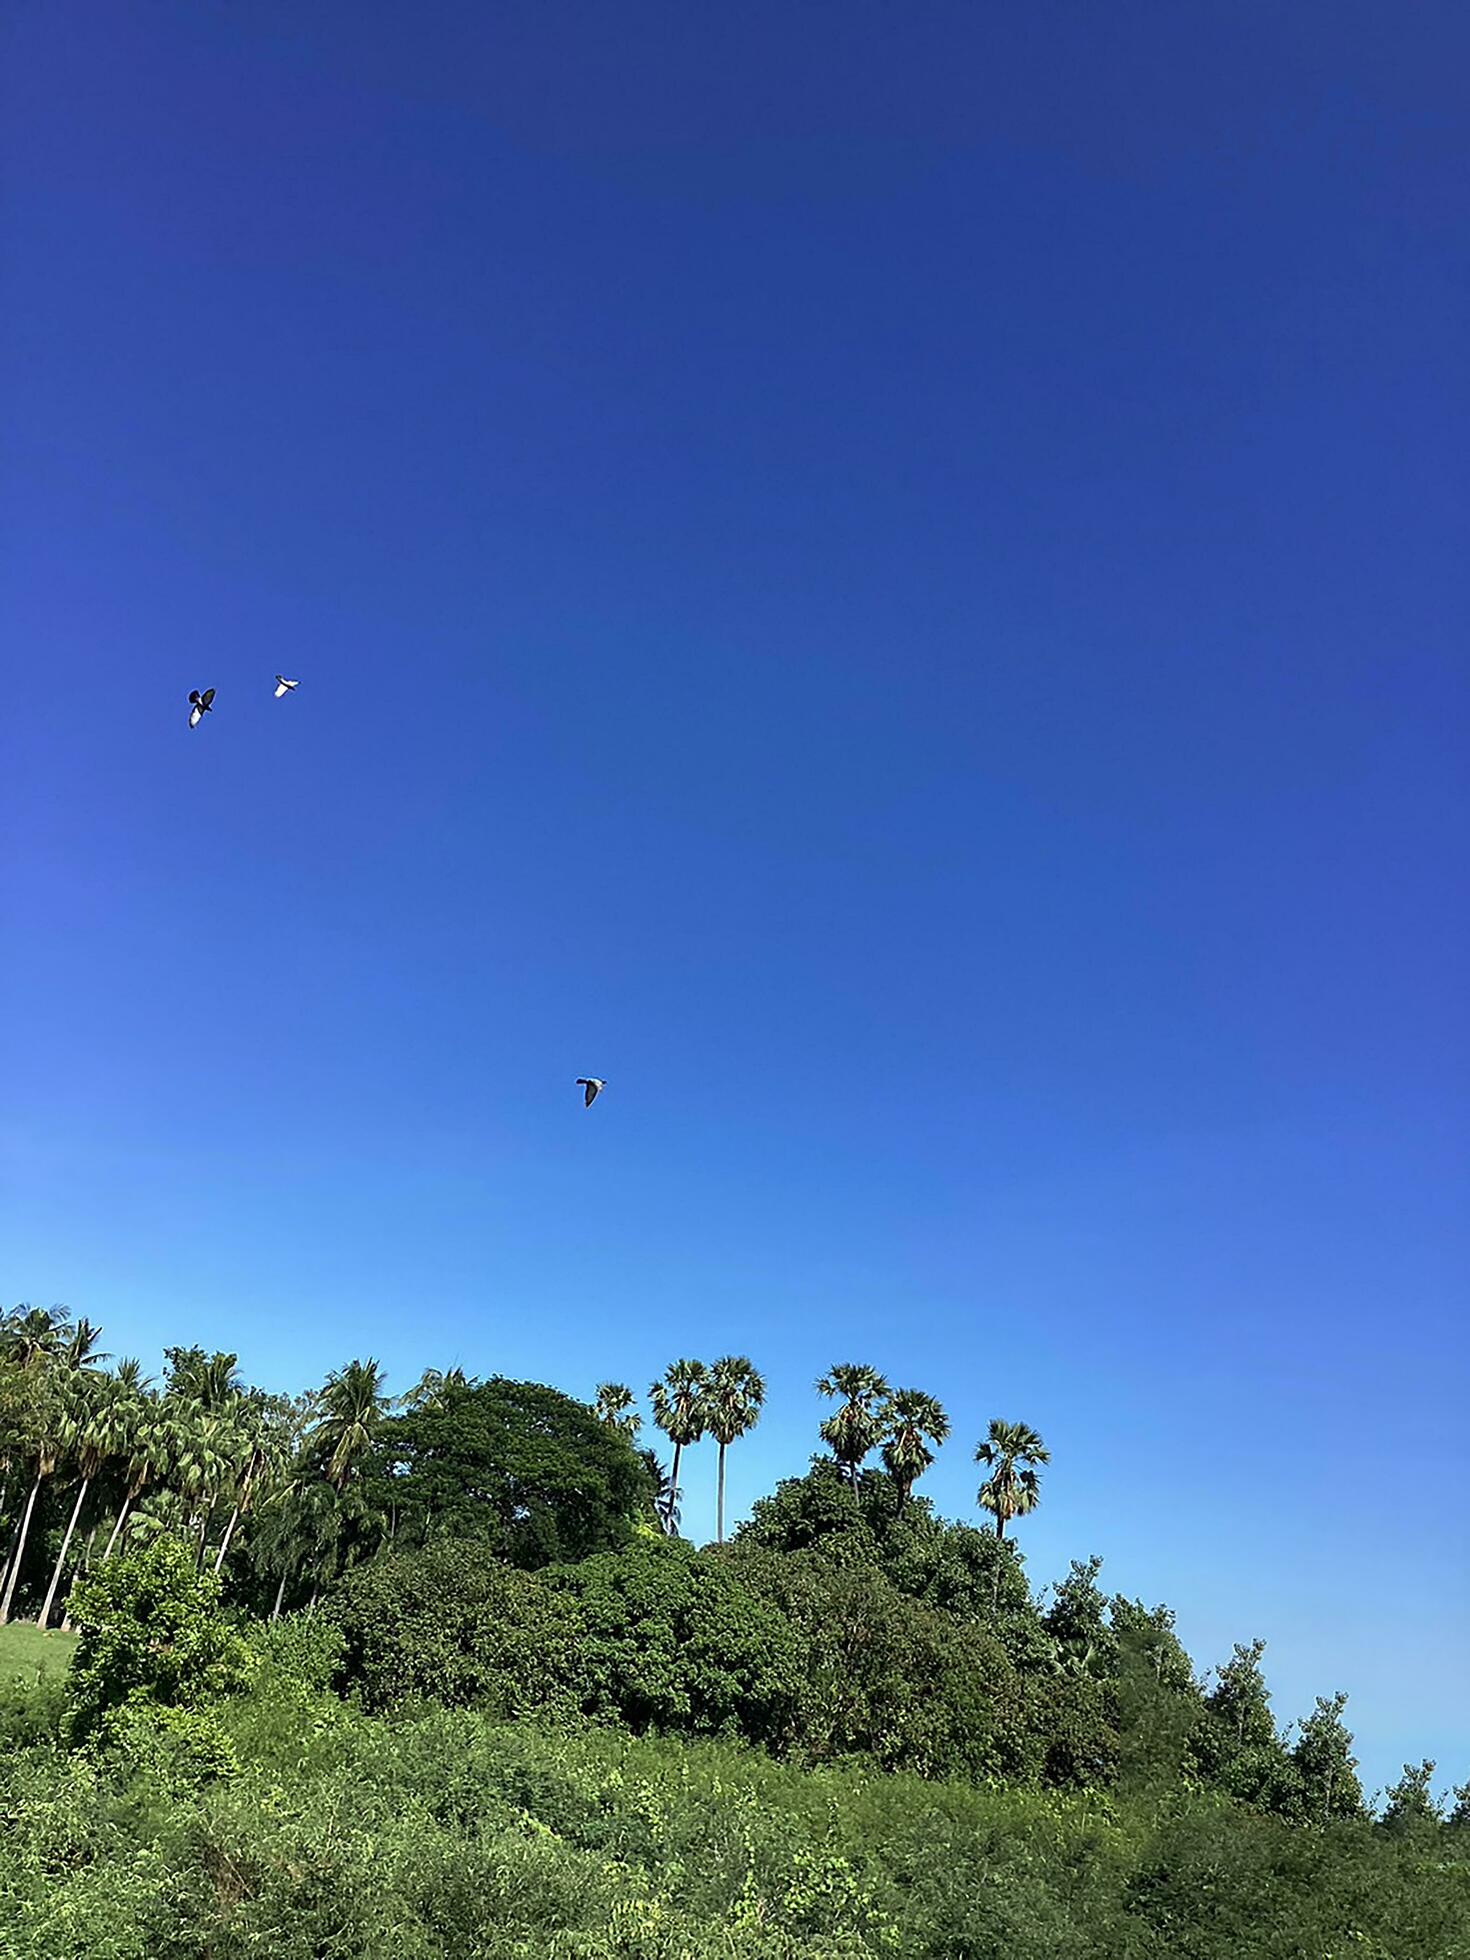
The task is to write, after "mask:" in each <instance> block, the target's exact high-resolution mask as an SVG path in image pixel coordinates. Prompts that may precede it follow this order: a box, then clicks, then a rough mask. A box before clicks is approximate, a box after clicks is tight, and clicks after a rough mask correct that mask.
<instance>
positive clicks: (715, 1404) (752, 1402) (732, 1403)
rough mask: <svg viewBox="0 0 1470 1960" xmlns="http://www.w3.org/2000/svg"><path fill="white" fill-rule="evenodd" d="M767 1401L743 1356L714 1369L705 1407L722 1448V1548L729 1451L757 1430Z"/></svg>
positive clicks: (718, 1516) (718, 1528)
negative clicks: (742, 1437) (731, 1446)
mask: <svg viewBox="0 0 1470 1960" xmlns="http://www.w3.org/2000/svg"><path fill="white" fill-rule="evenodd" d="M765 1399H766V1385H765V1383H764V1382H763V1381H762V1380H761V1377H760V1375H759V1374H758V1373H757V1372H756V1370H755V1367H754V1365H753V1364H752V1363H751V1362H750V1361H749V1360H747V1359H746V1357H745V1356H744V1355H743V1354H727V1355H725V1356H724V1358H723V1359H722V1360H719V1361H716V1362H715V1363H714V1365H713V1367H712V1368H711V1369H710V1371H709V1380H708V1381H707V1383H706V1384H705V1391H704V1408H705V1421H706V1424H707V1425H708V1428H709V1433H710V1434H711V1436H713V1437H714V1439H715V1442H716V1443H717V1444H718V1445H719V1473H718V1479H717V1482H716V1495H715V1537H716V1539H717V1540H718V1542H719V1543H720V1544H721V1545H723V1544H724V1542H725V1452H726V1450H727V1449H729V1447H730V1445H731V1444H732V1443H733V1442H735V1441H736V1439H737V1438H739V1437H741V1436H744V1435H747V1434H748V1433H749V1432H750V1431H751V1430H752V1429H754V1428H755V1426H756V1424H757V1423H758V1422H759V1421H760V1414H761V1404H762V1403H763V1402H764V1401H765Z"/></svg>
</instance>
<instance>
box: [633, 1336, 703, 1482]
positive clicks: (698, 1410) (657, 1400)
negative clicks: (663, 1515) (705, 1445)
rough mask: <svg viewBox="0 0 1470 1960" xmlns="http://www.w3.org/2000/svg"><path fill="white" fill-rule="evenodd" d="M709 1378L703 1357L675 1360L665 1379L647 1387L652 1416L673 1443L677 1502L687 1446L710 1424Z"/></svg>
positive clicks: (672, 1474)
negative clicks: (707, 1410)
mask: <svg viewBox="0 0 1470 1960" xmlns="http://www.w3.org/2000/svg"><path fill="white" fill-rule="evenodd" d="M706 1379H707V1377H706V1373H705V1366H704V1363H703V1362H702V1361H674V1362H671V1363H670V1364H669V1366H668V1368H667V1369H665V1371H664V1375H663V1379H662V1380H661V1381H656V1382H654V1383H652V1384H651V1385H650V1387H649V1390H648V1399H649V1402H650V1404H651V1405H652V1408H653V1419H654V1421H655V1422H656V1423H657V1424H658V1427H659V1428H660V1429H661V1430H662V1431H663V1432H664V1434H665V1436H667V1437H668V1439H669V1441H670V1442H671V1443H672V1444H673V1446H674V1461H673V1465H672V1467H671V1468H670V1471H669V1481H670V1483H671V1484H672V1485H673V1487H674V1504H675V1505H676V1506H677V1504H678V1502H679V1498H680V1494H681V1493H680V1487H679V1463H680V1460H681V1458H682V1457H683V1455H684V1452H685V1450H686V1449H689V1448H692V1446H693V1445H694V1444H695V1443H697V1442H698V1441H699V1440H700V1438H701V1437H702V1436H703V1435H704V1432H705V1429H706V1427H707V1423H706V1420H705V1408H704V1390H705V1382H706Z"/></svg>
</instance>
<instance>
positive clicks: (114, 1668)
mask: <svg viewBox="0 0 1470 1960" xmlns="http://www.w3.org/2000/svg"><path fill="white" fill-rule="evenodd" d="M219 1592H220V1587H219V1581H218V1579H217V1578H216V1577H215V1576H214V1574H213V1573H212V1572H207V1571H206V1572H199V1571H196V1569H195V1564H194V1552H193V1549H192V1548H191V1547H190V1546H189V1545H187V1544H185V1543H183V1542H182V1541H180V1540H179V1539H175V1538H168V1537H162V1536H160V1537H158V1538H155V1539H153V1540H152V1541H151V1542H150V1543H149V1544H147V1545H145V1546H143V1547H142V1548H141V1549H139V1550H136V1551H130V1552H127V1553H126V1554H124V1555H122V1556H120V1557H117V1558H113V1559H110V1560H108V1562H107V1563H106V1564H105V1565H103V1566H101V1567H99V1569H98V1570H97V1571H96V1572H95V1573H94V1574H93V1575H92V1577H91V1578H89V1579H85V1580H81V1581H79V1582H78V1583H77V1585H76V1586H74V1587H73V1589H72V1595H71V1616H72V1619H73V1621H74V1623H75V1625H76V1628H77V1632H78V1634H79V1636H80V1637H79V1639H78V1642H77V1649H76V1653H75V1655H74V1657H73V1659H72V1664H71V1672H70V1674H69V1675H68V1677H67V1704H68V1729H69V1732H70V1734H71V1736H72V1738H73V1740H75V1741H87V1740H89V1739H93V1738H98V1739H103V1740H105V1739H108V1738H109V1737H112V1738H114V1739H121V1738H122V1737H123V1736H126V1737H128V1738H129V1739H131V1740H133V1741H135V1742H136V1740H137V1738H138V1736H139V1734H140V1726H139V1725H140V1721H141V1722H144V1723H146V1720H147V1718H148V1716H149V1714H150V1711H155V1710H158V1709H169V1710H178V1711H182V1712H183V1713H186V1714H187V1713H197V1712H198V1711H200V1710H202V1709H203V1708H205V1707H206V1706H207V1705H208V1704H209V1703H210V1702H213V1701H216V1700H218V1699H219V1698H220V1697H221V1696H224V1695H228V1694H233V1693H234V1692H236V1691H237V1690H238V1689H240V1688H242V1687H244V1686H245V1685H246V1683H247V1682H248V1681H249V1679H250V1677H251V1675H252V1673H253V1671H254V1665H255V1662H254V1656H253V1655H252V1654H251V1652H250V1649H249V1647H248V1645H247V1644H246V1642H245V1641H244V1640H243V1639H242V1638H241V1636H240V1634H239V1633H237V1632H236V1631H235V1629H234V1628H233V1627H232V1626H231V1625H230V1624H229V1622H228V1621H227V1620H226V1619H225V1617H224V1614H223V1613H222V1612H221V1610H220V1604H219ZM175 1726H176V1727H177V1728H178V1729H179V1731H180V1733H181V1734H183V1733H187V1734H188V1736H189V1737H190V1738H191V1743H192V1746H193V1747H194V1748H195V1749H196V1750H200V1751H204V1752H205V1753H207V1752H208V1747H209V1745H208V1743H207V1740H206V1737H205V1725H204V1724H201V1723H199V1722H193V1723H190V1722H179V1723H176V1724H175Z"/></svg>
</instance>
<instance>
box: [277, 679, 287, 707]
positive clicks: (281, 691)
mask: <svg viewBox="0 0 1470 1960" xmlns="http://www.w3.org/2000/svg"><path fill="white" fill-rule="evenodd" d="M276 680H277V682H278V683H279V685H278V686H277V688H276V699H277V700H278V701H279V700H280V698H281V696H282V695H283V694H284V693H285V692H286V683H285V682H284V681H283V680H281V677H280V675H279V674H277V676H276Z"/></svg>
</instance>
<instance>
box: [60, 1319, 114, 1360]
mask: <svg viewBox="0 0 1470 1960" xmlns="http://www.w3.org/2000/svg"><path fill="white" fill-rule="evenodd" d="M101 1339H102V1329H101V1328H100V1327H96V1326H94V1325H93V1324H92V1322H91V1321H90V1320H88V1319H87V1317H86V1315H85V1314H83V1316H82V1318H81V1319H80V1320H79V1321H77V1323H76V1325H75V1326H74V1327H70V1328H68V1329H67V1331H66V1335H65V1338H64V1339H63V1341H62V1344H61V1359H62V1361H63V1362H64V1363H65V1365H66V1366H67V1367H68V1368H87V1369H94V1368H96V1366H97V1365H98V1363H99V1362H102V1361H106V1359H107V1356H106V1354H104V1353H103V1352H102V1350H101V1349H100V1348H99V1347H98V1345H97V1343H98V1342H99V1341H100V1340H101Z"/></svg>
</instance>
